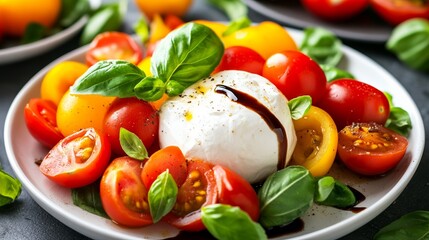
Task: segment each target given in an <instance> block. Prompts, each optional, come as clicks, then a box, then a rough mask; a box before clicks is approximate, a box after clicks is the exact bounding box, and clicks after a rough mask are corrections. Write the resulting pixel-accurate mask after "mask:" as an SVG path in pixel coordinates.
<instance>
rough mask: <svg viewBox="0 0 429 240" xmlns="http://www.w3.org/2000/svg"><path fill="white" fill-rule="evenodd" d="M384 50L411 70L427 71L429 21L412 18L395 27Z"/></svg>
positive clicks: (428, 64)
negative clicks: (394, 55)
mask: <svg viewBox="0 0 429 240" xmlns="http://www.w3.org/2000/svg"><path fill="white" fill-rule="evenodd" d="M386 48H387V49H388V50H389V51H391V52H393V53H394V54H396V56H397V57H398V58H399V59H400V60H401V61H402V62H403V63H405V64H406V65H408V66H409V67H411V68H413V69H417V70H423V71H428V70H429V21H428V20H427V19H422V18H414V19H410V20H407V21H405V22H402V23H401V24H399V25H398V26H396V27H395V28H394V29H393V31H392V34H391V36H390V38H389V39H388V41H387V43H386Z"/></svg>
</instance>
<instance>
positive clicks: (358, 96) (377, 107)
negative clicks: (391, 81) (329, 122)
mask: <svg viewBox="0 0 429 240" xmlns="http://www.w3.org/2000/svg"><path fill="white" fill-rule="evenodd" d="M316 105H317V106H319V107H320V108H322V109H323V110H325V111H326V112H328V113H329V115H330V116H331V117H332V118H333V119H334V121H335V124H336V125H337V128H338V129H342V128H344V127H345V126H347V125H351V124H352V123H354V122H376V123H379V124H382V125H384V124H385V123H386V120H387V118H388V117H389V114H390V106H389V101H388V99H387V98H386V96H385V95H384V93H383V92H381V91H380V90H378V89H376V88H375V87H373V86H371V85H369V84H367V83H364V82H360V81H357V80H353V79H339V80H335V81H332V82H330V83H329V84H328V87H327V91H326V92H325V95H324V96H323V98H322V100H321V101H320V102H319V103H317V104H316Z"/></svg>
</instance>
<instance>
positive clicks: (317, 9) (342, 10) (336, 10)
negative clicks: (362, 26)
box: [301, 0, 369, 21]
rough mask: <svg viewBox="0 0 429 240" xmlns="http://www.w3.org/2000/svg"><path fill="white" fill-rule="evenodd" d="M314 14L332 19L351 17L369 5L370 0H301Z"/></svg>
mask: <svg viewBox="0 0 429 240" xmlns="http://www.w3.org/2000/svg"><path fill="white" fill-rule="evenodd" d="M301 3H302V5H303V6H304V7H305V8H306V9H307V10H308V11H309V12H311V13H312V14H314V15H316V16H318V17H320V18H323V19H325V20H330V21H340V20H346V19H350V18H352V17H354V16H356V15H358V14H359V13H361V12H362V11H363V10H364V9H365V8H366V7H368V5H369V0H336V1H333V0H301Z"/></svg>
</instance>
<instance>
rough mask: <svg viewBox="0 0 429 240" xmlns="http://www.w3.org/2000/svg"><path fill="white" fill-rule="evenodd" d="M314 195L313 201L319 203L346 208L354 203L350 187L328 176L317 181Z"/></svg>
mask: <svg viewBox="0 0 429 240" xmlns="http://www.w3.org/2000/svg"><path fill="white" fill-rule="evenodd" d="M315 195H316V196H315V202H316V203H317V204H319V205H325V206H331V207H337V208H347V207H351V206H353V205H354V204H356V197H355V195H354V194H353V192H352V191H351V190H350V188H349V187H347V185H345V184H344V183H342V182H340V181H338V180H335V179H334V178H333V177H330V176H326V177H322V178H320V179H319V180H318V181H317V191H316V194H315Z"/></svg>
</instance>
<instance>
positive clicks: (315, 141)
mask: <svg viewBox="0 0 429 240" xmlns="http://www.w3.org/2000/svg"><path fill="white" fill-rule="evenodd" d="M293 123H294V126H295V131H296V135H297V143H296V147H295V150H294V152H293V155H292V160H291V163H290V164H297V165H302V166H304V167H305V168H307V169H308V170H309V171H310V172H311V174H312V175H313V176H315V177H320V176H324V175H326V173H327V172H328V171H329V169H330V168H331V166H332V164H333V163H334V160H335V155H336V153H337V145H338V132H337V127H336V125H335V123H334V120H332V118H331V116H329V114H328V113H327V112H325V111H324V110H322V109H320V108H318V107H315V106H312V107H311V108H310V110H309V111H308V113H307V114H306V115H305V116H304V117H302V118H301V119H298V120H294V121H293Z"/></svg>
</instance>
